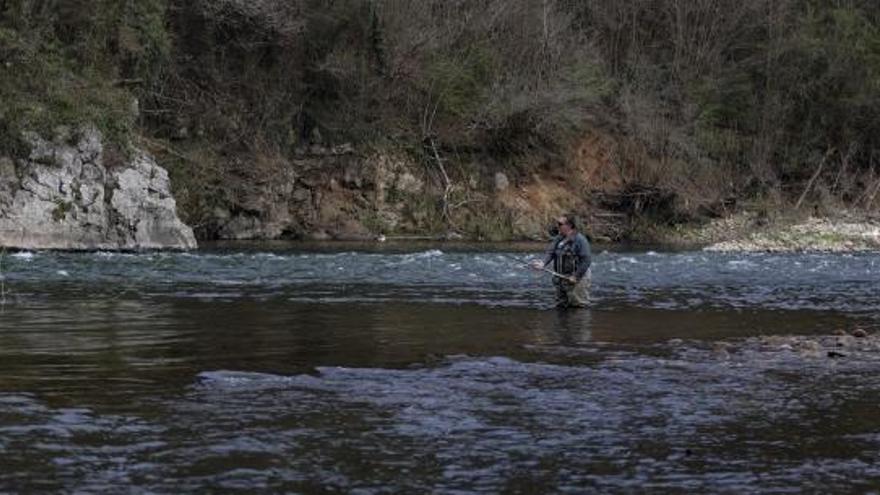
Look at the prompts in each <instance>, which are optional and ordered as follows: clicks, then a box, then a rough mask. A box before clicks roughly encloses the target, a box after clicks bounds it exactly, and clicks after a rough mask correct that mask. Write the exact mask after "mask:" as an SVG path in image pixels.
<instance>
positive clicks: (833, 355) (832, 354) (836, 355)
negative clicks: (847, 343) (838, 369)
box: [828, 351, 846, 358]
mask: <svg viewBox="0 0 880 495" xmlns="http://www.w3.org/2000/svg"><path fill="white" fill-rule="evenodd" d="M828 357H830V358H842V357H846V354H843V353H841V352H837V351H828Z"/></svg>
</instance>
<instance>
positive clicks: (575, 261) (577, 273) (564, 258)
mask: <svg viewBox="0 0 880 495" xmlns="http://www.w3.org/2000/svg"><path fill="white" fill-rule="evenodd" d="M551 262H552V263H553V271H555V272H558V273H561V274H562V275H574V277H575V278H576V279H578V280H580V279H581V278H583V276H584V274H585V273H587V270H588V269H589V268H590V264H591V263H592V260H591V257H590V243H589V241H587V238H586V237H584V235H583V234H581V233H580V232H575V235H574V239H569V238H567V237H565V236H563V235H558V236H556V237H555V238H554V239H553V242H551V243H550V247H548V248H547V255H546V256H545V257H544V266H547V265H549V264H550V263H551Z"/></svg>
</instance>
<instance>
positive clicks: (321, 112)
mask: <svg viewBox="0 0 880 495" xmlns="http://www.w3.org/2000/svg"><path fill="white" fill-rule="evenodd" d="M83 123H93V124H95V125H97V126H98V127H99V128H100V129H101V130H102V131H103V132H104V133H105V135H107V136H108V137H109V138H110V139H111V140H112V141H113V142H116V143H118V144H125V143H127V142H129V141H131V139H132V137H134V136H141V137H144V138H145V140H146V142H147V144H146V145H147V147H149V148H150V149H151V150H153V151H154V152H156V153H159V154H160V155H162V156H163V163H166V164H168V165H170V167H171V169H172V170H171V174H172V177H173V178H174V181H175V187H176V190H177V194H178V195H179V199H181V206H182V208H183V210H184V213H185V215H186V216H187V220H188V221H190V222H191V223H196V224H201V223H202V222H203V221H207V218H208V217H209V216H210V212H211V211H212V210H213V208H214V207H216V206H217V205H222V204H224V202H227V201H228V197H227V194H226V193H225V192H224V191H225V190H226V189H228V187H227V184H228V182H229V181H234V180H242V179H241V178H242V177H247V176H249V174H251V171H248V170H247V167H248V165H247V164H248V163H254V162H260V161H271V160H276V161H277V160H284V159H286V158H289V157H291V156H293V155H294V154H295V153H296V152H297V151H298V150H301V149H303V148H305V147H308V146H312V145H333V144H339V143H343V142H351V143H355V144H357V145H361V146H363V147H370V146H373V145H376V144H377V143H381V146H384V147H392V148H395V149H398V150H405V151H407V152H408V153H409V154H410V155H411V156H412V157H413V158H415V159H417V160H419V161H422V162H424V164H425V166H426V169H427V170H430V171H432V172H431V174H434V175H436V177H442V176H443V175H446V171H445V170H444V171H436V172H437V173H435V172H434V171H433V170H434V169H435V168H437V167H438V166H440V164H442V163H446V164H447V166H446V168H447V169H448V170H449V173H450V174H452V179H451V180H453V181H457V182H458V183H463V182H465V181H466V177H464V176H462V177H458V176H456V175H455V174H456V171H460V170H463V169H464V168H463V167H461V166H460V165H461V164H462V163H475V162H478V163H482V164H485V166H486V167H488V168H491V169H494V170H497V169H505V172H506V173H509V174H511V175H512V176H516V175H517V173H524V172H525V171H527V170H529V169H533V168H534V167H536V166H547V165H550V166H560V165H561V164H563V163H564V158H563V157H565V156H566V153H567V151H568V150H569V149H570V148H571V146H572V144H573V143H574V140H575V139H578V138H580V137H581V136H582V135H583V130H584V129H585V128H587V127H588V126H593V127H600V128H602V129H603V131H604V132H606V133H608V134H611V135H613V136H615V137H617V138H619V139H620V141H621V142H626V143H627V144H626V145H625V146H621V148H620V153H623V156H621V157H620V161H621V163H624V162H625V163H631V164H634V166H632V167H628V168H627V170H626V175H625V176H624V180H625V181H626V182H627V187H629V188H630V189H632V190H644V188H650V189H652V190H656V191H660V194H662V195H664V197H665V195H668V194H673V195H675V196H676V197H677V198H678V199H677V200H676V201H674V202H672V203H670V204H674V205H675V208H678V209H679V210H680V211H679V212H678V213H677V214H675V215H667V218H669V219H672V220H670V221H673V222H674V221H680V220H681V219H688V218H693V215H696V214H698V213H699V212H701V211H702V212H705V211H710V212H715V211H718V210H719V206H718V205H726V204H729V203H730V199H731V198H738V199H739V200H740V202H742V200H744V199H745V200H749V199H753V198H756V199H758V200H760V201H766V198H778V199H779V202H780V203H781V204H786V203H788V204H790V203H794V201H795V200H797V199H798V198H799V197H800V196H801V195H802V194H804V191H805V190H807V196H808V197H809V198H811V200H814V201H824V202H831V203H834V204H840V205H845V206H848V207H857V208H866V209H874V208H877V207H878V205H877V201H878V200H880V196H878V194H877V193H876V191H877V190H878V189H880V172H878V170H877V169H876V156H877V150H878V147H880V142H878V140H880V11H878V10H877V9H876V8H875V6H874V3H873V2H872V1H871V0H850V1H847V2H822V1H817V0H704V1H684V2H683V1H680V0H648V1H642V0H596V1H590V2H583V1H577V0H541V1H540V2H536V1H532V0H528V1H526V0H522V1H520V0H513V1H509V0H487V1H468V0H462V1H454V2H450V1H447V0H443V1H441V0H411V1H394V2H390V1H382V0H340V1H335V2H331V3H327V2H321V1H318V0H292V1H291V0H248V1H245V0H214V1H208V0H197V1H186V2H184V1H181V0H138V1H132V0H0V147H2V149H4V150H7V149H8V150H16V149H20V148H22V147H23V143H21V132H22V130H36V131H37V132H40V133H43V134H46V135H49V134H51V133H52V132H53V130H54V129H55V128H57V127H58V126H62V125H63V126H69V127H71V128H76V127H77V126H79V125H81V124H83ZM255 157H257V158H255ZM440 172H442V173H440ZM467 173H468V174H473V170H468V172H467ZM814 175H815V176H816V178H815V180H812V179H813V177H814ZM436 182H437V187H438V189H439V190H440V191H441V192H442V190H443V188H444V187H446V188H447V192H448V188H449V183H445V184H444V183H443V181H440V180H438V181H436ZM871 191H874V192H873V193H871ZM636 213H638V212H636ZM438 214H439V215H441V216H442V212H439V213H438ZM438 221H440V222H442V221H443V219H442V218H441V219H439V220H437V219H432V220H431V223H432V225H433V224H434V223H436V222H438ZM485 234H486V235H490V236H493V237H494V236H495V235H496V234H495V233H485Z"/></svg>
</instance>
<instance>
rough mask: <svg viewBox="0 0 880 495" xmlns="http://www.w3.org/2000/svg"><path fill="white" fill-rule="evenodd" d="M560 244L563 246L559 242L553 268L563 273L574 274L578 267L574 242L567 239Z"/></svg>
mask: <svg viewBox="0 0 880 495" xmlns="http://www.w3.org/2000/svg"><path fill="white" fill-rule="evenodd" d="M560 244H562V246H561V247H559V245H558V244H557V248H556V259H555V260H554V263H553V268H554V270H555V271H557V272H559V273H561V274H563V275H574V274H575V273H576V272H577V268H578V266H577V265H578V257H577V255H576V254H575V253H574V243H573V242H571V241H569V240H567V239H566V240H563V241H561V242H560Z"/></svg>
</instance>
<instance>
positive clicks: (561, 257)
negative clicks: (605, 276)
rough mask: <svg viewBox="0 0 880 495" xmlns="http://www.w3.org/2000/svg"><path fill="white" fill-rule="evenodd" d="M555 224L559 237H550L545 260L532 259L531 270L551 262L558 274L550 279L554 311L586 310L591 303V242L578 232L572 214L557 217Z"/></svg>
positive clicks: (544, 266)
mask: <svg viewBox="0 0 880 495" xmlns="http://www.w3.org/2000/svg"><path fill="white" fill-rule="evenodd" d="M556 225H557V226H558V227H559V234H558V235H557V236H556V237H554V238H553V242H552V243H551V244H550V247H549V248H548V249H547V255H546V256H545V257H544V261H543V262H542V261H540V260H535V261H533V262H532V267H533V268H535V269H536V270H543V269H545V268H546V267H547V265H549V264H550V263H551V262H552V263H553V271H554V272H556V273H557V274H558V275H554V276H553V286H554V287H556V307H557V308H583V307H586V306H588V305H589V304H590V294H589V290H590V282H591V280H590V279H591V272H590V263H591V260H590V243H589V242H588V241H587V238H586V237H584V235H583V234H581V233H580V232H578V231H577V222H576V221H575V217H574V216H573V215H563V216H561V217H559V218H557V219H556ZM559 275H562V276H559Z"/></svg>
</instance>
